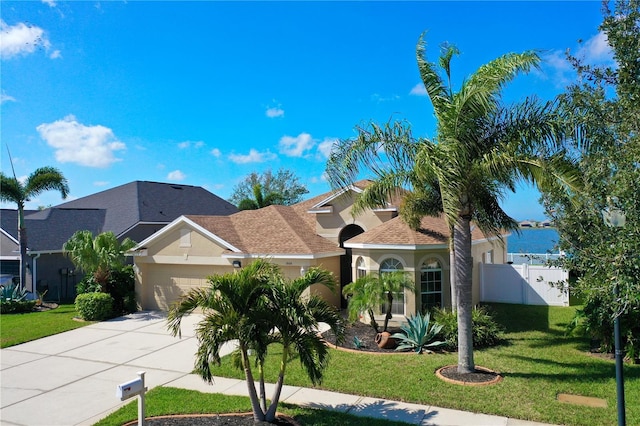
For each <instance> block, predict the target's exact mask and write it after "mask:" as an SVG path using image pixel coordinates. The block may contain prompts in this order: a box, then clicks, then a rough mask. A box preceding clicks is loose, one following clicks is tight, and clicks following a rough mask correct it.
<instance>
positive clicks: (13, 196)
mask: <svg viewBox="0 0 640 426" xmlns="http://www.w3.org/2000/svg"><path fill="white" fill-rule="evenodd" d="M12 167H13V164H12ZM51 190H53V191H58V192H60V195H61V196H62V198H63V199H64V198H67V195H69V186H68V184H67V179H66V178H65V177H64V176H63V175H62V173H61V172H60V171H59V170H58V169H56V168H53V167H40V168H39V169H36V170H35V171H34V172H33V173H31V174H30V175H29V177H28V178H27V180H26V181H25V182H24V183H22V182H20V181H19V180H18V178H17V177H16V175H15V171H14V173H13V177H9V176H7V175H5V174H4V173H2V172H0V200H2V201H5V202H11V203H16V205H17V206H18V244H19V246H20V287H21V288H25V285H26V282H25V280H26V272H27V262H26V259H27V229H26V226H25V221H24V205H25V203H26V202H27V201H29V200H30V199H31V198H32V197H35V196H37V195H40V194H41V193H43V192H44V191H51Z"/></svg>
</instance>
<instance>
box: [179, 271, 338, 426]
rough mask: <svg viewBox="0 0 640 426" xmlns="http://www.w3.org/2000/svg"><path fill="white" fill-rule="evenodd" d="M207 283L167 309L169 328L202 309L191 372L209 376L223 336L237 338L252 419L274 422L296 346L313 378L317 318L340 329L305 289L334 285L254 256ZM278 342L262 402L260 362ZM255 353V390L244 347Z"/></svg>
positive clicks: (321, 364)
mask: <svg viewBox="0 0 640 426" xmlns="http://www.w3.org/2000/svg"><path fill="white" fill-rule="evenodd" d="M209 284H210V285H209V286H208V287H206V288H199V289H193V290H191V291H189V292H188V293H187V294H186V295H184V296H183V297H182V298H181V299H180V301H179V302H178V303H176V304H175V305H173V306H172V307H171V309H170V310H169V315H168V318H167V320H168V324H169V330H170V331H171V333H172V334H173V335H174V336H175V335H179V334H180V324H181V321H182V318H183V317H184V316H185V315H187V314H190V313H191V312H193V311H194V310H195V309H201V310H202V312H203V315H204V318H203V320H202V321H201V322H200V323H199V324H198V326H197V329H196V334H197V337H198V342H199V345H198V352H197V354H196V372H197V373H198V374H200V376H201V377H202V378H203V379H205V380H206V381H208V382H211V381H212V379H213V376H212V373H211V364H212V363H214V364H220V349H221V347H222V345H223V344H224V343H226V342H230V341H233V340H236V341H237V345H238V352H239V356H240V365H241V367H242V369H243V370H244V373H245V378H246V381H247V388H248V391H249V398H250V400H251V406H252V409H253V415H254V419H255V420H256V421H269V422H273V420H274V419H275V414H276V409H277V405H278V402H279V399H280V393H281V391H282V386H283V384H284V377H285V370H286V364H287V362H288V360H289V359H290V357H291V355H292V354H293V353H295V352H297V353H298V354H299V356H300V362H301V363H302V365H303V367H304V368H305V370H306V371H307V373H308V375H309V378H310V379H311V380H312V381H313V382H314V383H317V382H318V381H320V379H321V378H322V371H323V369H324V368H325V367H326V365H327V359H328V351H327V348H326V347H325V345H324V342H323V341H322V339H321V338H320V337H319V336H318V334H317V326H318V323H319V322H326V323H327V324H329V325H330V326H331V327H332V329H333V330H334V332H336V334H337V335H338V336H340V335H342V333H343V331H342V323H341V321H340V315H339V313H338V312H337V311H336V310H335V309H334V308H332V307H331V306H329V305H328V304H327V303H326V302H325V301H323V300H322V299H320V298H319V297H318V296H315V295H312V294H309V292H308V289H309V287H311V286H312V285H315V284H321V285H328V286H330V287H331V286H334V285H335V284H334V283H333V277H332V276H331V275H330V274H329V273H328V272H326V271H323V270H320V269H315V268H311V269H310V270H309V271H308V272H307V273H306V274H305V275H304V276H303V277H300V278H297V279H295V280H292V281H289V280H286V279H284V278H283V277H282V275H281V272H280V270H279V268H278V267H277V266H276V265H273V264H270V263H269V262H267V261H265V260H257V261H255V262H253V263H251V264H250V265H249V266H247V267H245V268H242V269H240V270H238V271H236V272H233V273H228V274H224V275H213V276H211V277H209ZM274 342H279V343H281V344H282V346H283V355H282V360H281V363H280V369H279V375H278V381H277V383H276V387H275V390H274V394H273V397H272V399H271V404H270V405H269V406H268V407H267V404H266V396H265V384H264V363H265V360H266V355H267V350H268V345H269V344H271V343H274ZM250 349H252V350H254V351H255V353H256V357H257V361H258V362H257V367H258V375H259V376H258V377H259V387H260V393H259V394H258V391H257V390H256V384H255V376H254V372H253V369H252V361H251V359H250V356H249V350H250Z"/></svg>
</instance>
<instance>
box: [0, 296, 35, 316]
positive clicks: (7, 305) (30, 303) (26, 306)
mask: <svg viewBox="0 0 640 426" xmlns="http://www.w3.org/2000/svg"><path fill="white" fill-rule="evenodd" d="M35 305H36V301H35V300H15V299H5V300H0V313H2V314H21V313H24V312H31V311H33V307H34V306H35Z"/></svg>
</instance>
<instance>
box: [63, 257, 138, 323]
mask: <svg viewBox="0 0 640 426" xmlns="http://www.w3.org/2000/svg"><path fill="white" fill-rule="evenodd" d="M101 290H102V287H101V285H100V283H98V282H97V281H96V280H95V278H94V277H93V275H85V277H84V278H83V279H82V281H80V282H79V283H78V285H77V286H76V292H77V293H78V294H84V293H95V292H100V291H101ZM105 291H106V292H107V293H108V294H109V295H111V297H113V315H114V316H118V315H125V314H129V313H131V312H135V311H137V310H138V305H137V302H136V293H135V277H134V272H133V267H132V266H131V265H127V266H125V267H123V268H122V269H120V270H113V271H111V273H110V274H109V280H108V281H107V284H106V285H105Z"/></svg>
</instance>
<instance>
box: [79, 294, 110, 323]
mask: <svg viewBox="0 0 640 426" xmlns="http://www.w3.org/2000/svg"><path fill="white" fill-rule="evenodd" d="M76 311H78V314H80V317H81V318H82V319H83V320H85V321H102V320H105V319H108V318H111V317H112V313H113V297H111V296H110V295H108V294H107V293H84V294H79V295H78V296H77V297H76Z"/></svg>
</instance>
